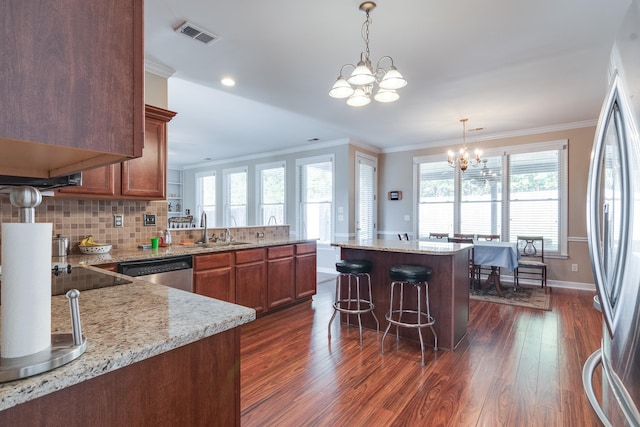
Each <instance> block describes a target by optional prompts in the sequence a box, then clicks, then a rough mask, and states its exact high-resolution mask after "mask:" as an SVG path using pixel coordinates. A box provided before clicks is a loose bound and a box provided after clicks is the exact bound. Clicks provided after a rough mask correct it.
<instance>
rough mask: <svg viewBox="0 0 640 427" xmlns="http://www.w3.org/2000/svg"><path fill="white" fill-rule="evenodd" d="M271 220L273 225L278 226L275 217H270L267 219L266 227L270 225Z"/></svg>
mask: <svg viewBox="0 0 640 427" xmlns="http://www.w3.org/2000/svg"><path fill="white" fill-rule="evenodd" d="M271 220H273V223H274V224H275V225H278V220H277V219H276V217H275V215H271V216H270V217H269V220H268V221H267V225H271Z"/></svg>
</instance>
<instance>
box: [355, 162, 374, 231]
mask: <svg viewBox="0 0 640 427" xmlns="http://www.w3.org/2000/svg"><path fill="white" fill-rule="evenodd" d="M354 161H355V166H354V168H355V182H354V185H355V209H354V218H353V223H354V224H355V227H356V232H355V234H356V236H358V234H359V233H358V231H357V230H358V225H359V224H358V218H359V217H360V185H358V184H359V182H360V167H359V166H360V163H364V164H365V165H367V166H370V167H373V235H374V236H375V235H376V234H377V230H378V158H377V157H375V156H370V155H368V154H366V153H363V152H361V151H357V150H356V152H355V159H354ZM356 238H357V237H356Z"/></svg>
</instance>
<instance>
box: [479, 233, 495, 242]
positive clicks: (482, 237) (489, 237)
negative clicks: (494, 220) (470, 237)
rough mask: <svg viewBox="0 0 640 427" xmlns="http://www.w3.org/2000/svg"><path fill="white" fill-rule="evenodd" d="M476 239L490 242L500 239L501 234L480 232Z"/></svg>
mask: <svg viewBox="0 0 640 427" xmlns="http://www.w3.org/2000/svg"><path fill="white" fill-rule="evenodd" d="M476 239H478V240H485V241H487V242H490V241H492V240H500V235H499V234H478V235H477V236H476Z"/></svg>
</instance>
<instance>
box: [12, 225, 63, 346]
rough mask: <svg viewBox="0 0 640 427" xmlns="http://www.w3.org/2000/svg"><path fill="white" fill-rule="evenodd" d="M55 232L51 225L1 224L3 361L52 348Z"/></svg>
mask: <svg viewBox="0 0 640 427" xmlns="http://www.w3.org/2000/svg"><path fill="white" fill-rule="evenodd" d="M52 231H53V226H52V224H34V223H30V224H23V223H17V224H13V223H12V224H2V310H1V311H2V343H1V346H0V355H1V356H2V357H3V358H7V357H22V356H28V355H30V354H34V353H37V352H39V351H42V350H45V349H46V348H47V347H49V346H50V345H51V242H52V237H51V236H52V234H53V233H52Z"/></svg>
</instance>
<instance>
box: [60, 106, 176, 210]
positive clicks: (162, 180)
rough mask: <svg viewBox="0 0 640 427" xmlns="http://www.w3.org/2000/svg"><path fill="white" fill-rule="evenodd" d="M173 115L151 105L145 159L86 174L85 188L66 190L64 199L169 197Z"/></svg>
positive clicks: (152, 198) (148, 111) (146, 124)
mask: <svg viewBox="0 0 640 427" xmlns="http://www.w3.org/2000/svg"><path fill="white" fill-rule="evenodd" d="M175 114H176V113H174V112H173V111H169V110H165V109H162V108H159V107H154V106H151V105H147V106H146V108H145V134H144V139H145V143H144V150H143V154H142V157H139V158H137V159H132V160H128V161H126V162H122V163H120V164H117V165H110V166H104V167H100V168H96V169H90V170H87V171H84V172H83V173H82V185H81V186H78V187H65V188H62V189H60V190H59V192H60V194H61V195H68V197H71V195H73V196H74V197H88V198H100V199H110V198H118V199H141V200H158V199H164V198H165V196H166V170H167V123H168V122H169V121H170V120H171V119H172V118H173V116H175Z"/></svg>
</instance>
